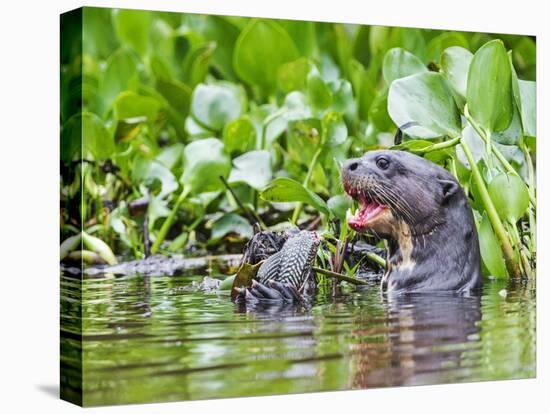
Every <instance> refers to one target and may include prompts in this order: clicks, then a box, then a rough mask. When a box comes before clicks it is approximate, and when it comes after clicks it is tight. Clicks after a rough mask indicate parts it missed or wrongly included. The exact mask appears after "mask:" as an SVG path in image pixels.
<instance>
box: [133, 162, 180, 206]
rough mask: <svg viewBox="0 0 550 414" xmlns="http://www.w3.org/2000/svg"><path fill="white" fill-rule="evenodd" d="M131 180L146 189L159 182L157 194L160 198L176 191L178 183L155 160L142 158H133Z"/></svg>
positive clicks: (167, 170) (170, 173) (169, 172)
mask: <svg viewBox="0 0 550 414" xmlns="http://www.w3.org/2000/svg"><path fill="white" fill-rule="evenodd" d="M132 180H133V181H134V182H138V183H144V184H146V185H147V186H148V187H151V186H153V185H154V184H155V180H158V181H159V182H160V185H161V188H160V191H159V193H158V196H159V197H160V198H164V197H165V196H167V195H169V194H171V193H172V192H174V191H176V190H177V189H178V182H177V180H176V177H174V174H172V172H171V171H170V170H169V169H168V168H166V166H165V165H164V164H162V163H161V162H160V161H157V160H148V159H146V158H143V157H135V158H134V162H133V166H132Z"/></svg>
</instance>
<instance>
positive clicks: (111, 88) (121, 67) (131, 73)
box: [100, 49, 139, 105]
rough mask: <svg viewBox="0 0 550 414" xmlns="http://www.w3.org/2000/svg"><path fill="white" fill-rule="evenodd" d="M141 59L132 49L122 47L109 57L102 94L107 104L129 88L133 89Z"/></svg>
mask: <svg viewBox="0 0 550 414" xmlns="http://www.w3.org/2000/svg"><path fill="white" fill-rule="evenodd" d="M138 65H139V61H138V59H137V57H136V56H135V53H132V51H130V50H125V49H121V50H119V51H117V52H115V53H113V54H112V55H111V56H109V59H107V64H106V67H105V72H104V73H103V77H102V78H101V84H100V90H101V96H102V98H103V99H104V101H105V102H106V103H107V105H110V104H111V102H112V101H113V100H114V99H115V98H116V97H117V96H118V94H119V93H120V92H122V91H124V90H127V89H133V85H134V84H135V83H137V80H138V71H137V67H138Z"/></svg>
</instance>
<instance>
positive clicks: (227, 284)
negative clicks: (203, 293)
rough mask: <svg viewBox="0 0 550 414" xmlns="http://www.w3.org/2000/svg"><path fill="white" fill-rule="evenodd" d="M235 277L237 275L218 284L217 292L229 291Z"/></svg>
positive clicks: (228, 277)
mask: <svg viewBox="0 0 550 414" xmlns="http://www.w3.org/2000/svg"><path fill="white" fill-rule="evenodd" d="M236 277H237V275H233V276H227V277H226V278H225V279H224V280H222V283H220V286H219V287H218V290H222V291H225V290H231V288H232V287H233V283H234V282H235V278H236Z"/></svg>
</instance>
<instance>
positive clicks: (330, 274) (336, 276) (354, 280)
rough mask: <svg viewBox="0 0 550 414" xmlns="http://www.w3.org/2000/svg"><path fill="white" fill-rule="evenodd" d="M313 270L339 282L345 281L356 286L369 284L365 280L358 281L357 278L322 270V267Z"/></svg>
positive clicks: (314, 267)
mask: <svg viewBox="0 0 550 414" xmlns="http://www.w3.org/2000/svg"><path fill="white" fill-rule="evenodd" d="M313 270H314V271H315V272H317V273H321V274H322V275H325V276H328V277H331V278H333V279H337V280H344V281H346V282H349V283H352V284H354V285H368V283H367V282H365V281H364V280H361V279H357V278H355V277H350V276H346V275H343V274H340V273H336V272H331V271H330V270H325V269H321V268H320V267H316V266H313Z"/></svg>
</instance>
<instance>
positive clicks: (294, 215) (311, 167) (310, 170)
mask: <svg viewBox="0 0 550 414" xmlns="http://www.w3.org/2000/svg"><path fill="white" fill-rule="evenodd" d="M322 151H323V148H322V147H321V148H319V149H318V150H317V151H316V152H315V154H314V155H313V158H312V159H311V162H310V163H309V168H308V170H307V175H306V178H305V179H304V182H303V185H304V187H305V188H307V187H308V185H309V182H310V181H311V176H312V175H313V170H314V169H315V166H316V165H317V160H318V159H319V155H321V152H322ZM303 206H304V203H302V202H300V203H298V204H297V205H296V207H295V208H294V212H293V213H292V224H296V222H297V221H298V216H299V215H300V212H301V211H302V207H303Z"/></svg>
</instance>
